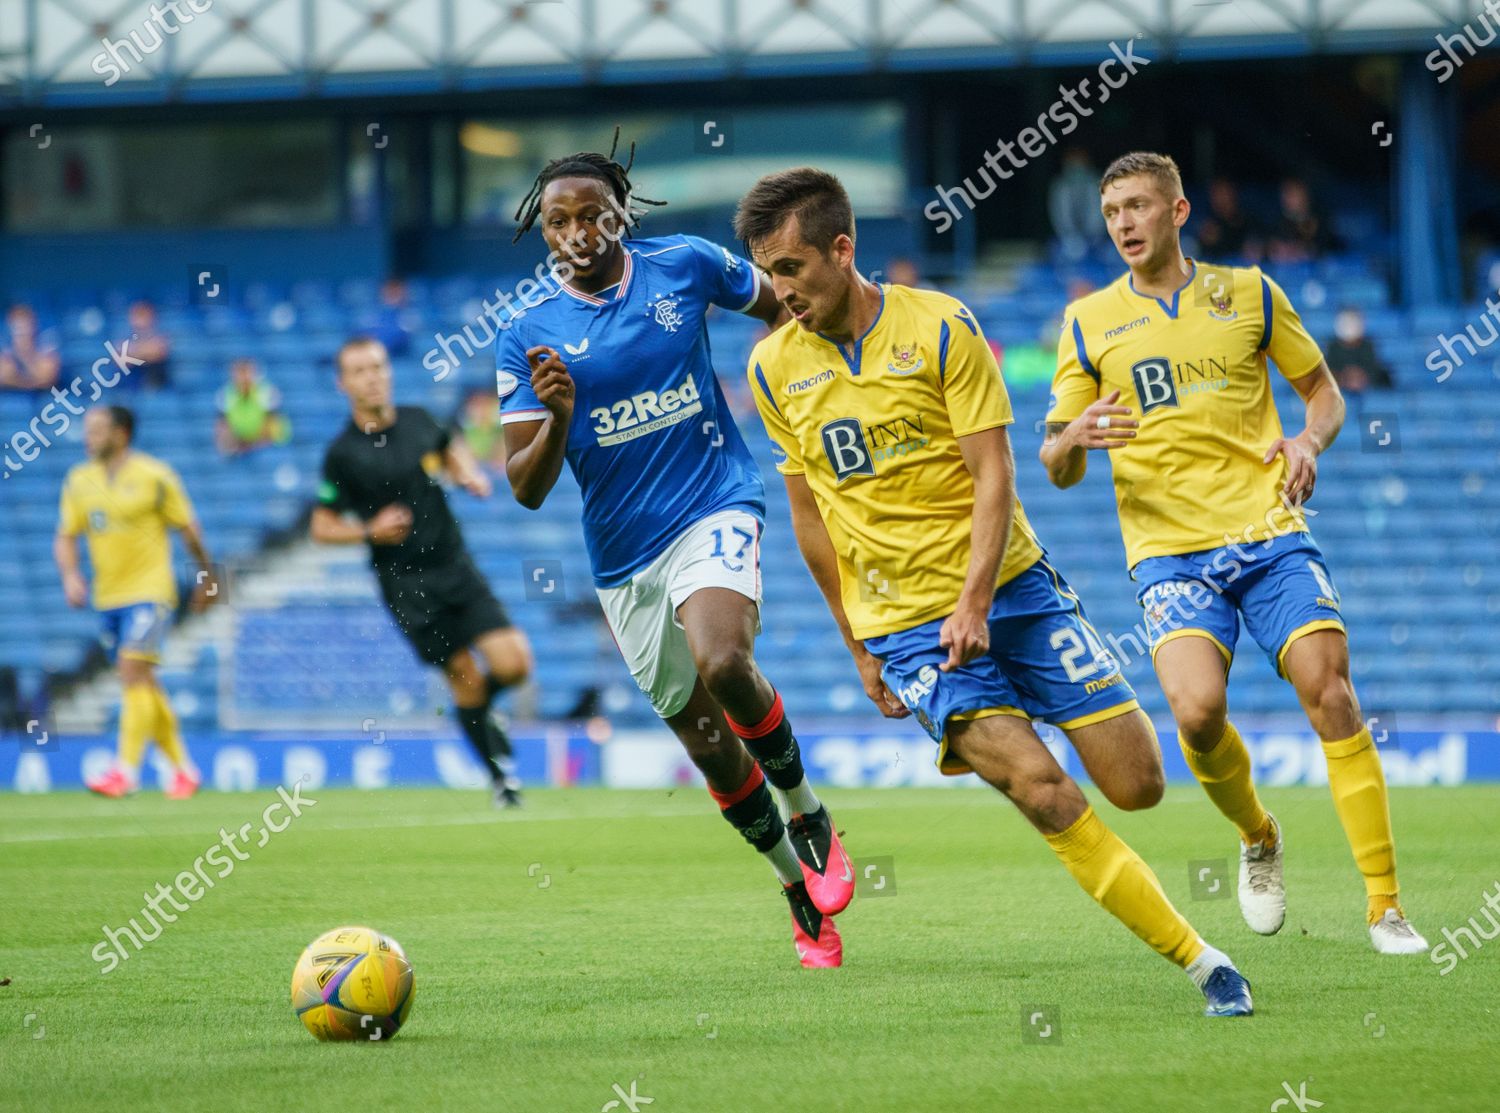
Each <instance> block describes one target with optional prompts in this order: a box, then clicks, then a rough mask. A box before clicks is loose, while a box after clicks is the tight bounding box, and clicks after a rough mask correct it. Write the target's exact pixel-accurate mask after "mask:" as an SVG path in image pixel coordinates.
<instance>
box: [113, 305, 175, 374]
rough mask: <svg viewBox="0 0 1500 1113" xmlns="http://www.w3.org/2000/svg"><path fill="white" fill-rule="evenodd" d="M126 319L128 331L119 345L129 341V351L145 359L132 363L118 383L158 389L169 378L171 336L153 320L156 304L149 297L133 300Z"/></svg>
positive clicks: (138, 357) (132, 354)
mask: <svg viewBox="0 0 1500 1113" xmlns="http://www.w3.org/2000/svg"><path fill="white" fill-rule="evenodd" d="M128 319H129V322H130V335H129V336H128V337H127V338H126V339H125V340H122V341H121V346H122V347H123V346H124V345H125V344H126V343H128V344H129V345H130V348H129V352H130V355H131V356H133V357H134V358H136V359H143V360H145V361H146V362H145V363H141V364H131V367H132V371H131V373H130V375H128V376H127V377H125V378H124V379H121V380H120V383H121V385H122V386H123V385H126V384H129V385H132V386H136V387H142V386H143V387H146V388H147V389H149V390H160V389H161V388H162V387H164V386H167V385H169V384H170V383H171V381H172V376H171V365H172V338H171V337H169V336H168V335H167V334H166V333H164V332H162V330H161V326H160V325H159V324H158V323H157V320H156V306H154V305H152V304H151V303H150V302H149V301H145V300H142V301H138V302H134V303H133V304H132V305H131V306H130V314H129V318H128Z"/></svg>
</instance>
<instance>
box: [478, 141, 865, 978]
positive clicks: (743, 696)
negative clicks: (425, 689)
mask: <svg viewBox="0 0 1500 1113" xmlns="http://www.w3.org/2000/svg"><path fill="white" fill-rule="evenodd" d="M633 161H634V150H633V148H632V153H631V159H630V160H629V161H627V163H626V164H624V165H621V164H620V163H619V162H617V161H616V160H615V158H614V151H613V149H611V151H610V153H609V154H608V155H603V154H599V153H595V152H582V153H579V154H575V155H570V156H568V157H566V158H560V159H555V160H554V161H552V162H550V163H548V164H547V165H546V166H545V167H544V168H543V169H542V171H541V173H540V174H538V175H537V179H536V182H535V184H534V186H533V189H532V191H531V193H530V194H529V195H528V196H527V198H526V199H525V200H524V201H523V202H522V204H521V208H520V209H519V210H518V211H517V213H516V218H517V220H518V222H519V227H518V231H517V233H516V237H517V239H519V238H520V237H521V236H522V235H524V234H525V233H526V232H527V231H528V230H529V229H530V228H531V227H532V225H534V224H536V223H538V222H539V223H540V225H541V229H542V237H543V239H544V240H545V241H546V243H547V246H548V248H549V249H550V252H551V254H550V256H549V258H550V259H551V260H552V273H551V275H550V276H549V279H548V281H547V282H546V283H545V284H544V289H543V290H542V291H541V292H540V294H539V295H538V296H537V297H535V298H528V299H525V302H524V304H526V308H524V309H521V310H519V311H517V312H516V313H515V316H514V318H513V319H512V320H511V321H509V322H507V325H508V327H506V328H504V329H503V330H502V331H501V333H500V336H499V338H498V339H497V340H496V342H495V367H496V382H497V389H498V392H499V395H500V408H501V421H502V422H503V424H504V429H505V446H506V453H507V463H506V472H507V474H508V477H509V479H510V485H511V490H512V491H513V492H514V493H515V496H516V498H517V500H518V501H520V502H521V503H522V504H523V505H524V506H527V507H530V508H532V509H535V508H537V507H539V506H540V505H541V504H542V502H543V500H545V499H546V497H547V494H548V492H549V491H550V490H551V489H552V486H553V484H555V483H556V482H557V478H558V476H559V474H561V471H562V465H563V461H564V460H566V461H567V463H568V466H569V467H570V468H571V469H572V471H573V475H574V477H575V478H576V479H577V480H578V485H579V487H580V488H581V489H582V492H583V527H584V536H585V540H586V542H587V545H588V551H589V560H590V563H591V566H592V568H593V574H594V583H595V587H596V589H597V590H598V594H599V600H600V603H601V604H602V605H603V608H604V614H605V617H606V618H607V619H608V621H609V625H610V629H611V630H612V631H613V633H614V636H615V641H616V642H617V643H618V644H619V647H620V652H621V653H622V654H623V655H624V657H625V661H626V663H627V664H628V665H629V667H630V672H631V675H632V676H633V677H634V678H635V681H636V684H637V685H638V686H639V687H640V689H641V691H642V692H644V693H645V694H646V696H647V697H648V698H649V699H650V701H651V705H652V707H653V708H654V709H655V711H656V713H657V714H658V715H660V716H661V718H662V719H663V720H664V721H665V722H666V724H667V725H668V726H669V727H671V729H672V731H673V733H675V734H676V735H677V737H678V739H680V740H681V742H682V744H683V746H684V747H685V748H686V750H687V752H688V756H689V757H690V758H691V759H692V761H693V763H694V764H695V765H697V766H698V768H699V769H701V770H702V771H703V775H704V777H705V779H706V780H707V782H708V789H709V792H710V794H711V795H712V796H713V798H714V800H715V801H716V802H717V803H718V805H719V808H720V810H721V811H722V812H723V815H724V818H725V819H727V820H728V821H729V822H730V823H731V824H732V825H733V826H734V827H735V828H736V829H737V830H738V831H739V832H740V834H741V835H743V836H744V838H745V840H746V841H747V842H749V843H750V845H751V846H753V847H754V848H755V849H756V850H757V851H759V852H760V853H761V854H763V855H764V856H765V857H766V858H767V859H768V860H769V862H770V864H771V867H772V868H773V869H774V870H775V872H776V876H777V877H778V878H779V879H780V881H781V885H782V888H783V892H784V894H785V896H786V898H787V901H788V903H789V904H790V906H791V913H792V924H793V944H794V946H795V947H796V950H797V957H798V958H799V960H800V961H801V963H802V965H803V966H806V967H830V966H838V965H840V964H841V962H842V958H843V945H842V942H841V941H840V939H839V935H838V932H837V930H836V929H835V927H834V924H833V917H834V916H835V915H836V914H837V913H839V912H842V911H843V910H844V908H845V907H846V906H847V905H848V903H849V901H850V899H851V898H852V897H853V894H854V870H853V867H852V864H851V863H850V861H849V858H848V855H847V854H846V853H845V852H844V848H843V846H842V844H841V843H840V840H839V837H838V834H837V832H836V831H835V830H834V827H833V823H832V820H831V819H830V818H829V815H828V810H827V808H825V807H824V806H823V805H822V804H821V802H820V801H819V800H818V797H817V795H816V794H815V793H814V792H813V790H812V788H811V786H810V785H809V784H808V782H807V777H806V774H805V773H804V771H803V766H802V758H801V753H800V750H799V748H798V745H797V740H796V738H795V736H794V735H793V733H792V728H791V725H790V723H789V721H788V719H787V716H786V713H785V711H784V710H783V708H782V702H781V696H780V695H778V694H777V692H776V690H775V688H773V687H772V686H771V683H770V681H768V680H767V679H766V678H765V676H764V675H763V674H762V673H761V671H760V669H759V667H758V666H757V665H756V663H755V657H754V652H753V649H754V642H755V635H756V633H757V632H758V631H759V628H760V610H759V603H760V536H761V530H762V527H763V519H764V514H765V492H764V487H763V485H762V483H761V477H760V472H759V469H758V468H757V467H756V465H755V461H754V460H753V459H752V457H751V455H750V452H749V450H748V449H747V448H746V446H745V442H744V440H743V439H742V438H741V436H740V432H739V430H738V428H736V426H735V423H734V418H733V417H732V416H731V414H730V412H729V407H728V406H727V404H726V403H725V401H724V396H723V394H722V392H721V391H720V389H719V384H718V380H717V379H716V378H715V377H714V371H713V366H712V363H711V359H710V352H709V343H708V333H707V330H706V327H705V323H704V318H705V315H706V314H707V312H708V308H709V306H710V305H718V306H721V307H723V308H725V309H728V310H731V311H734V312H740V313H746V314H749V315H750V316H753V317H756V318H758V319H760V320H762V321H765V322H767V323H774V322H777V321H778V320H780V319H782V318H781V312H782V311H781V308H780V306H779V305H778V304H777V301H776V298H775V296H774V294H773V293H772V292H771V288H770V285H769V283H766V282H764V281H763V280H762V279H761V278H760V276H759V273H758V272H757V271H756V269H755V268H754V267H752V266H751V265H750V263H749V262H747V261H746V260H745V259H743V258H741V257H740V256H738V255H736V254H734V253H733V252H731V251H729V250H728V249H726V248H723V247H719V246H718V245H716V244H713V243H710V242H708V241H707V240H703V239H699V238H697V237H695V236H662V237H657V238H651V239H640V240H629V241H628V242H626V241H627V238H628V236H629V233H630V229H631V228H632V227H633V226H634V225H635V224H636V223H637V220H638V216H639V213H638V210H637V209H636V205H637V204H639V203H649V204H656V203H657V202H645V201H644V199H639V200H638V199H634V198H633V197H632V194H631V184H630V177H629V172H630V167H631V164H632V163H633ZM559 349H561V350H562V351H565V352H566V353H567V359H566V361H565V360H564V359H563V357H562V356H560V355H559V354H558V353H559ZM768 781H769V782H770V783H769V785H768V784H767V782H768ZM773 786H774V788H775V789H776V790H777V791H779V792H780V793H781V794H782V795H783V796H784V797H785V799H786V803H787V812H788V814H789V815H790V817H791V818H790V819H789V820H788V821H786V822H785V823H784V822H783V821H782V818H781V813H780V811H779V810H778V808H777V805H776V801H775V799H774V798H773V796H772V793H771V788H772V787H773Z"/></svg>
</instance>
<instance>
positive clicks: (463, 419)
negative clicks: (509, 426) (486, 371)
mask: <svg viewBox="0 0 1500 1113" xmlns="http://www.w3.org/2000/svg"><path fill="white" fill-rule="evenodd" d="M458 429H459V432H461V433H462V434H463V437H464V441H465V443H467V444H468V446H469V451H470V452H472V453H473V454H474V459H475V460H477V461H479V463H480V465H481V466H482V467H484V468H485V469H486V470H487V471H490V472H493V473H495V474H496V475H503V474H504V473H505V434H504V433H503V432H502V431H501V428H500V404H499V402H497V401H496V399H495V392H494V390H492V389H483V390H471V391H470V392H469V394H468V396H467V397H466V398H465V399H464V404H463V408H462V409H461V410H459V412H458Z"/></svg>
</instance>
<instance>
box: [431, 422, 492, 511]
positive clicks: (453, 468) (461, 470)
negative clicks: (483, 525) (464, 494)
mask: <svg viewBox="0 0 1500 1113" xmlns="http://www.w3.org/2000/svg"><path fill="white" fill-rule="evenodd" d="M443 466H444V467H445V468H446V469H447V471H448V477H449V478H450V479H452V480H453V482H454V483H456V484H458V485H459V486H460V487H462V488H463V489H464V490H465V491H468V492H469V494H471V495H474V496H476V497H477V498H482V499H487V498H489V497H490V495H491V494H492V493H493V492H494V489H495V487H494V484H492V483H491V482H490V477H489V476H487V475H485V474H484V470H483V469H482V468H480V466H479V461H478V460H476V459H475V458H474V450H473V449H471V448H470V447H469V445H468V442H467V441H465V440H464V438H463V437H462V436H461V435H460V436H452V437H449V438H448V447H447V448H445V449H444V450H443Z"/></svg>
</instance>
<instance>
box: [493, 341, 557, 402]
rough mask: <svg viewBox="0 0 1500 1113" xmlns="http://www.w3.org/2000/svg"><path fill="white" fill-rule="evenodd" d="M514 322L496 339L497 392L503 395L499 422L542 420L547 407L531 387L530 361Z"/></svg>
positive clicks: (500, 396) (500, 395)
mask: <svg viewBox="0 0 1500 1113" xmlns="http://www.w3.org/2000/svg"><path fill="white" fill-rule="evenodd" d="M520 332H521V330H520V329H519V328H517V327H516V326H515V325H512V326H511V327H510V328H508V329H502V330H501V332H500V335H499V336H498V337H496V338H495V393H496V394H497V395H498V396H499V398H500V422H501V424H502V425H509V424H510V423H511V422H513V421H541V420H542V419H543V418H544V417H546V416H547V407H546V406H544V405H542V403H541V402H540V401H539V400H538V399H537V396H536V392H535V391H534V390H532V389H531V362H530V361H529V360H528V359H527V358H526V348H525V346H524V342H523V341H522V340H521V335H520Z"/></svg>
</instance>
